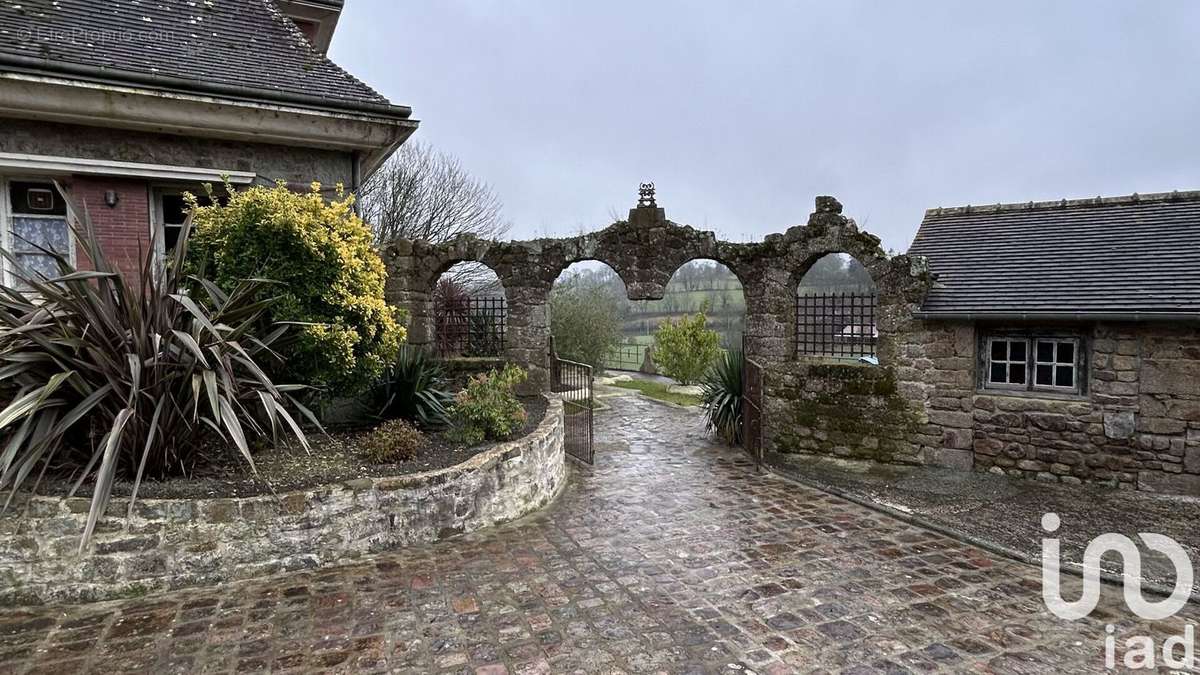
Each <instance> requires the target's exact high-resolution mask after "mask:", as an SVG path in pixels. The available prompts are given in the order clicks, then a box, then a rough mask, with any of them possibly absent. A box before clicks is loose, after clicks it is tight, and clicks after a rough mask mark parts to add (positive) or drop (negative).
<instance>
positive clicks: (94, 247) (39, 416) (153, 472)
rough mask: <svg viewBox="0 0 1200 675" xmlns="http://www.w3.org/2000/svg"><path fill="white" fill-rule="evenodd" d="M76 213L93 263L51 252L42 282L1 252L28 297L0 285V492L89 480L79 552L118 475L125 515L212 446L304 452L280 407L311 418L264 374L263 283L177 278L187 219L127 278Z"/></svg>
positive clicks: (268, 339) (268, 343) (246, 452)
mask: <svg viewBox="0 0 1200 675" xmlns="http://www.w3.org/2000/svg"><path fill="white" fill-rule="evenodd" d="M74 212H75V213H77V214H84V215H83V225H82V228H80V229H81V231H78V232H76V238H77V240H78V241H79V245H80V247H81V249H82V253H83V255H82V256H81V258H82V257H84V256H86V258H87V259H88V260H90V261H91V265H92V267H93V268H94V271H81V270H76V269H74V268H73V267H72V266H71V264H70V262H68V260H67V259H66V258H64V257H62V256H58V255H55V256H54V258H55V262H56V264H57V267H58V270H59V275H58V276H57V277H56V278H53V279H46V278H45V277H43V276H42V275H40V274H36V273H31V272H28V271H27V270H24V269H23V268H22V266H21V260H20V258H19V257H18V256H17V255H15V254H13V253H12V252H10V251H7V250H4V251H2V253H3V256H4V258H6V259H7V261H8V263H9V265H10V266H11V267H12V269H13V273H14V275H15V276H16V277H17V279H18V282H19V283H20V285H23V286H28V287H29V289H30V291H32V293H31V294H23V293H21V292H18V291H17V290H15V289H12V288H9V287H6V286H5V287H0V401H8V403H7V405H6V407H5V408H4V410H3V412H0V434H3V436H4V437H5V438H4V440H5V443H6V448H5V451H4V454H3V455H2V456H0V489H3V488H10V489H12V490H13V491H14V492H15V491H16V490H17V489H18V488H21V487H25V485H24V483H25V481H26V479H28V478H29V477H30V476H38V475H40V473H41V472H42V471H45V470H47V469H52V470H53V471H54V472H63V473H66V472H70V473H71V474H72V475H73V476H75V477H77V478H76V483H75V487H74V489H72V490H71V494H74V493H75V491H76V490H77V489H78V488H79V487H80V485H81V484H82V483H83V482H84V481H87V480H92V481H93V482H94V489H93V496H92V498H91V506H90V508H89V512H88V518H87V523H86V525H85V527H84V531H83V536H82V539H81V541H80V550H82V549H83V548H84V547H85V546H86V545H87V543H88V541H89V540H90V539H91V535H92V532H93V531H94V529H95V527H96V522H97V520H98V518H99V517H100V515H101V514H103V513H104V512H105V509H106V508H107V505H108V501H109V497H110V494H111V492H112V485H113V481H114V480H116V478H117V477H118V476H122V477H129V478H132V479H133V493H132V495H131V497H130V502H129V510H130V513H132V511H133V505H134V503H135V501H136V498H137V491H138V487H139V486H140V485H141V482H142V479H143V478H144V477H147V476H155V477H158V476H168V475H174V474H181V473H184V472H186V471H189V470H190V469H191V468H192V467H193V466H194V465H196V464H197V463H200V462H201V461H203V460H205V459H209V458H208V457H206V456H205V452H206V451H211V450H212V449H213V448H214V445H216V446H221V445H223V446H228V447H235V448H237V449H238V451H240V453H241V454H242V456H243V457H244V458H245V460H246V463H247V464H248V465H249V467H250V469H251V470H252V471H254V470H255V467H254V461H253V459H252V458H251V454H250V446H251V444H255V445H257V444H258V442H260V441H261V440H262V439H263V438H264V437H266V438H269V439H275V438H277V434H278V433H279V432H280V431H281V430H282V431H283V432H284V433H285V434H287V435H290V436H293V437H294V438H295V439H296V440H298V441H299V442H300V444H301V445H302V446H304V447H306V448H307V446H308V443H307V440H306V439H305V436H304V433H303V432H302V431H301V430H300V427H299V426H298V425H297V424H296V422H295V420H294V419H293V417H292V416H291V414H290V413H289V412H288V411H287V408H286V406H293V407H295V408H296V409H298V410H300V411H302V412H303V413H304V414H305V415H307V416H308V417H309V418H310V419H312V415H311V413H309V412H308V411H307V410H306V409H304V408H303V406H300V404H299V403H297V402H296V401H295V400H294V399H292V397H291V393H292V392H295V391H297V390H298V389H301V388H302V387H297V386H282V385H275V384H274V383H272V381H271V380H270V378H268V376H267V375H266V374H265V373H264V366H265V365H266V363H267V359H270V358H272V356H271V355H272V354H273V347H274V345H275V343H276V342H277V341H278V339H279V337H280V336H281V335H282V334H283V331H284V327H279V328H277V329H272V330H270V331H269V332H268V333H266V334H263V333H259V332H258V328H259V327H260V326H261V325H262V323H261V315H262V312H263V310H264V309H265V308H266V307H267V306H268V305H269V304H270V302H271V299H270V298H263V297H261V296H263V295H265V291H266V290H268V289H270V288H274V286H272V285H270V284H264V283H262V282H246V281H242V282H237V283H229V284H227V286H226V288H227V289H228V290H227V291H225V290H221V289H219V288H217V286H216V285H215V284H213V283H211V282H209V281H207V280H206V279H204V278H203V277H198V278H192V279H190V280H189V279H187V278H186V277H185V276H184V274H183V271H182V269H183V259H184V256H185V255H186V251H187V241H186V235H187V230H188V227H189V226H188V225H185V226H184V232H183V233H182V235H181V237H180V243H179V245H178V247H177V248H176V250H175V252H174V253H173V254H172V257H171V258H169V259H168V260H166V261H165V262H164V263H163V264H161V265H159V264H158V263H156V262H155V261H154V260H153V258H152V257H151V256H146V260H145V262H144V263H143V266H142V269H141V272H140V274H139V277H138V278H137V279H126V278H125V276H124V275H123V274H122V273H120V272H118V271H116V268H115V267H114V266H113V265H112V264H111V263H110V262H109V261H108V259H107V257H106V256H105V255H104V253H103V251H102V250H101V248H100V244H99V241H98V239H97V238H96V234H95V232H94V231H93V230H92V228H91V225H90V223H89V222H88V220H87V218H86V212H84V211H82V210H80V209H79V208H78V207H74ZM189 285H194V286H195V287H196V290H197V293H196V294H195V295H194V296H191V295H188V293H187V290H186V288H185V287H187V286H189ZM260 291H262V292H261V293H260ZM313 421H314V422H315V420H313ZM214 439H216V440H217V441H218V443H216V444H214V443H213V441H214ZM217 449H218V450H219V449H220V448H217ZM36 489H37V486H36V484H35V485H34V486H33V490H36Z"/></svg>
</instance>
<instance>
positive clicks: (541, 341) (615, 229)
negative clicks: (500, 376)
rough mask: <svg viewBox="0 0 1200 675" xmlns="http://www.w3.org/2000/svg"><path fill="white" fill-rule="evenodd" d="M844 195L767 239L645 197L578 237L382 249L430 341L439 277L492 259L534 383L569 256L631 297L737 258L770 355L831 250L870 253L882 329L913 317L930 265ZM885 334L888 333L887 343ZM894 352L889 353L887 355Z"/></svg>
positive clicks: (763, 357)
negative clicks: (728, 233)
mask: <svg viewBox="0 0 1200 675" xmlns="http://www.w3.org/2000/svg"><path fill="white" fill-rule="evenodd" d="M841 210H842V207H841V204H839V203H838V202H837V200H836V199H834V198H832V197H818V198H817V204H816V210H815V212H814V213H813V214H812V215H811V216H810V217H809V219H808V224H807V225H805V226H802V227H793V228H791V229H789V230H788V231H787V232H786V233H783V234H776V235H768V236H767V237H766V239H765V240H763V241H761V242H757V243H730V242H724V241H720V240H718V239H717V238H716V236H715V235H714V234H713V233H712V232H706V231H700V230H696V229H694V228H692V227H690V226H687V225H681V224H678V223H674V222H671V221H669V220H667V218H666V215H665V213H664V211H663V209H661V208H659V207H658V206H657V205H655V204H654V203H653V200H652V199H651V200H650V201H649V202H648V203H639V205H638V206H637V207H636V208H633V209H630V211H629V217H628V219H627V220H620V221H617V222H614V223H612V224H611V225H609V226H607V227H605V228H604V229H602V230H600V231H598V232H593V233H590V234H585V235H580V236H576V237H563V238H546V239H535V240H530V241H512V242H491V241H484V240H480V239H477V238H475V237H471V236H462V237H459V238H457V239H455V240H453V241H450V242H445V243H441V244H429V243H427V242H406V241H401V242H396V243H394V244H391V245H389V246H387V247H386V248H385V249H384V251H383V252H382V254H383V258H384V262H385V264H386V265H387V267H388V270H389V278H388V286H387V296H388V300H389V302H392V303H393V304H396V305H398V306H401V307H404V308H407V309H408V310H409V311H410V313H411V314H412V320H411V323H412V324H413V325H412V330H411V331H410V339H411V340H412V341H413V342H420V341H422V340H424V341H428V337H429V336H428V331H427V330H422V324H423V323H424V325H427V323H426V322H427V316H428V306H429V305H428V303H429V294H428V291H427V290H426V289H429V288H430V287H431V284H432V282H433V280H434V279H435V278H436V276H437V275H439V274H440V273H441V272H442V271H443V270H444V269H446V268H448V267H449V266H450V265H452V264H454V263H456V262H459V261H464V260H469V261H478V262H482V263H484V264H486V265H488V266H489V267H491V268H492V269H493V270H495V271H496V273H497V275H498V276H499V277H500V280H501V283H502V284H503V285H504V289H505V294H506V296H507V299H508V303H509V330H508V347H507V348H506V352H505V356H506V358H508V359H509V360H510V361H513V362H515V363H518V364H521V365H523V366H526V367H527V368H529V370H530V384H529V386H530V388H544V387H545V386H547V384H548V373H549V316H548V311H547V307H548V301H549V292H550V287H551V285H552V284H553V283H554V280H555V279H556V278H557V277H558V275H559V273H561V272H562V271H563V270H564V269H565V268H566V267H567V266H568V265H570V264H572V263H575V262H580V261H585V260H597V261H600V262H602V263H604V264H606V265H608V266H610V267H612V268H613V269H614V270H615V271H616V272H617V274H618V276H620V277H621V280H622V281H623V282H624V284H625V288H626V294H627V296H628V297H629V299H631V300H653V299H660V298H662V297H663V294H664V293H665V290H666V285H667V283H668V282H669V281H670V279H671V276H672V275H673V274H674V273H675V271H676V270H677V269H678V268H679V267H680V266H682V265H683V264H685V263H687V262H689V261H691V260H694V259H698V258H703V259H711V260H715V261H717V262H719V263H721V264H723V265H725V266H726V267H728V268H729V269H730V270H731V271H732V272H733V273H734V275H735V276H737V278H738V280H739V281H740V282H741V284H742V293H743V296H744V298H745V301H746V336H747V341H746V345H747V350H748V352H749V355H750V356H751V357H752V358H755V359H756V360H758V361H759V362H761V363H763V364H764V365H768V366H769V365H771V364H782V363H784V362H786V361H788V360H789V359H791V357H792V353H793V348H792V345H793V342H794V339H795V336H794V328H795V297H794V293H795V288H796V285H797V284H798V283H799V280H800V277H801V276H802V275H803V274H804V272H805V271H807V270H808V268H809V267H811V265H812V264H813V262H815V261H816V260H817V259H818V258H819V257H820V256H821V255H824V254H825V253H831V252H845V253H849V254H850V255H852V256H854V257H855V258H857V259H858V260H859V261H860V262H862V263H863V264H864V265H865V266H866V267H867V269H868V270H869V271H870V273H871V277H872V279H873V280H874V281H875V283H876V285H877V287H878V289H879V293H880V304H881V312H882V313H883V314H884V316H882V317H881V324H880V332H881V334H882V333H883V332H884V329H885V327H886V326H889V325H897V324H899V323H900V322H902V321H904V320H907V319H908V318H910V317H911V311H910V310H911V309H912V308H913V307H915V303H918V302H919V301H920V299H921V298H922V297H923V294H924V292H925V289H926V288H927V285H928V279H927V278H926V276H927V275H924V274H923V272H922V271H921V270H922V269H923V268H921V267H920V265H916V264H913V263H912V262H910V261H909V259H908V258H907V256H895V257H893V258H888V257H887V255H886V253H885V252H884V251H883V248H882V247H881V246H880V241H879V239H878V238H877V237H874V236H872V235H870V234H868V233H865V232H860V231H859V230H858V227H857V225H855V223H854V221H853V220H850V219H849V218H846V217H844V216H842V214H841ZM882 342H883V341H882V340H881V343H882ZM884 358H885V357H884V356H883V355H882V354H881V360H882V359H884Z"/></svg>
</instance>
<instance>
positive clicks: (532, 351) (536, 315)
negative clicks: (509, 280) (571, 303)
mask: <svg viewBox="0 0 1200 675" xmlns="http://www.w3.org/2000/svg"><path fill="white" fill-rule="evenodd" d="M505 294H506V295H507V296H508V325H507V327H506V329H505V336H504V356H505V358H506V359H507V360H508V361H509V362H510V363H513V364H515V365H518V366H521V367H522V368H525V369H526V370H528V371H529V379H528V380H527V381H526V382H525V385H524V386H523V387H522V388H521V393H522V394H536V393H540V392H544V391H549V390H550V313H549V298H548V296H549V291H548V290H547V289H545V288H543V287H541V286H513V287H507V288H505Z"/></svg>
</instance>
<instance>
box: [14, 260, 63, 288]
mask: <svg viewBox="0 0 1200 675" xmlns="http://www.w3.org/2000/svg"><path fill="white" fill-rule="evenodd" d="M17 260H18V261H19V263H20V265H21V268H22V271H21V275H22V276H26V277H28V278H31V279H37V278H38V275H39V274H40V275H41V276H44V277H46V278H47V279H53V278H55V277H58V276H61V274H62V273H61V271H60V270H59V269H58V263H56V262H55V261H54V258H51V257H50V256H48V255H41V254H37V253H18V254H17ZM18 285H21V286H24V284H21V283H20V282H18Z"/></svg>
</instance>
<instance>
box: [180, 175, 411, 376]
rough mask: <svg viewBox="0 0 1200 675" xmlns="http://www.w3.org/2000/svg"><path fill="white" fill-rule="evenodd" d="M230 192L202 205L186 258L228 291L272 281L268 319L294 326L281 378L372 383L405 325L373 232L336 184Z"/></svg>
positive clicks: (196, 214)
mask: <svg viewBox="0 0 1200 675" xmlns="http://www.w3.org/2000/svg"><path fill="white" fill-rule="evenodd" d="M227 190H229V199H228V202H227V203H226V204H225V205H221V204H213V205H212V206H198V205H196V203H195V200H192V213H193V223H194V226H195V229H194V231H193V233H192V240H191V242H190V248H189V251H188V256H189V262H190V264H191V265H192V266H193V267H195V268H200V267H203V269H204V271H205V275H206V276H207V277H208V278H209V279H212V280H213V281H214V282H216V283H217V285H218V286H220V287H222V288H232V287H233V286H234V285H235V284H236V283H237V281H238V280H240V279H248V278H262V279H269V280H271V281H273V282H276V285H272V286H267V287H266V288H265V289H264V290H263V291H262V292H263V293H264V294H267V293H269V294H272V295H273V296H277V298H278V299H277V300H276V301H275V302H274V303H273V304H272V305H271V306H270V308H269V309H268V310H267V311H268V313H269V316H268V317H267V319H268V320H270V321H273V322H278V321H296V322H304V323H308V324H311V325H305V326H299V327H297V328H296V329H295V339H294V340H293V341H292V346H291V348H290V350H289V351H288V352H287V353H284V354H282V356H283V361H284V364H283V366H282V368H283V371H284V372H283V373H282V374H281V375H282V377H281V381H287V382H295V383H302V384H312V385H316V386H320V387H323V388H325V389H326V390H327V391H329V392H330V393H335V394H353V393H357V392H360V391H362V390H363V389H365V388H366V387H367V386H369V385H370V384H372V383H373V382H374V381H375V380H376V379H377V378H378V377H379V376H380V374H381V373H382V372H383V370H384V367H385V366H386V365H387V364H388V363H390V362H391V360H392V359H393V358H394V357H395V355H396V350H397V348H398V347H399V345H400V342H402V341H403V340H404V337H405V332H404V328H403V327H402V326H400V325H399V323H398V322H397V316H396V313H395V311H394V310H393V308H392V307H390V306H389V305H388V304H387V303H386V302H385V301H384V299H383V288H384V281H385V280H386V277H387V275H386V272H385V271H384V266H383V261H382V260H381V259H380V258H379V254H378V253H377V252H376V251H375V249H374V247H373V245H372V238H371V231H370V229H369V228H368V227H367V226H366V224H365V223H363V221H362V219H360V218H359V217H358V216H357V215H356V214H355V213H354V210H353V206H354V197H353V196H352V195H350V196H348V195H345V194H344V193H343V191H342V188H341V186H340V185H339V186H338V193H337V198H336V199H334V200H332V201H326V200H325V199H324V198H323V197H322V196H321V193H320V185H319V184H317V183H313V185H312V191H310V192H308V193H303V194H301V193H296V192H292V191H291V190H288V189H287V188H286V187H285V186H284V185H283V183H279V184H278V185H276V186H274V187H262V186H255V187H251V188H248V189H245V190H233V188H232V187H228V186H227Z"/></svg>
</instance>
